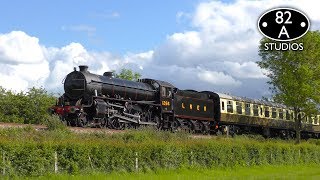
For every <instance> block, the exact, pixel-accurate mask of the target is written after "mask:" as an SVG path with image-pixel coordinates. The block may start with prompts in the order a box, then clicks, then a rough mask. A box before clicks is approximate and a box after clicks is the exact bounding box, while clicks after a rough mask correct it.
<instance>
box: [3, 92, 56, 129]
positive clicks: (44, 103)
mask: <svg viewBox="0 0 320 180" xmlns="http://www.w3.org/2000/svg"><path fill="white" fill-rule="evenodd" d="M54 102H55V98H54V97H53V95H51V94H49V93H48V92H47V91H46V90H45V89H43V88H34V87H33V88H30V89H29V90H28V91H27V92H19V93H15V92H12V91H10V90H6V89H4V88H2V87H0V104H1V106H0V121H1V122H17V123H27V124H29V123H31V124H41V123H44V122H45V120H46V119H48V118H49V113H48V112H47V109H48V107H50V106H52V105H53V104H54Z"/></svg>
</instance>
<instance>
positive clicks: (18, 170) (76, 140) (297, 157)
mask: <svg viewBox="0 0 320 180" xmlns="http://www.w3.org/2000/svg"><path fill="white" fill-rule="evenodd" d="M157 133H158V132H152V131H151V130H144V131H130V132H128V133H115V134H111V135H110V134H104V133H101V134H100V135H99V134H98V133H94V134H73V133H65V134H63V135H61V132H58V131H42V132H39V131H36V130H32V129H31V128H30V127H28V128H24V129H15V130H13V129H11V130H0V152H1V153H0V159H4V160H3V161H0V169H2V170H3V169H4V170H5V174H6V175H9V176H14V175H18V176H39V175H45V174H48V173H54V162H55V160H54V154H55V152H56V153H57V155H58V172H59V173H70V174H79V173H81V174H83V173H88V172H103V173H110V172H134V171H137V169H136V168H135V162H136V158H137V159H138V171H139V172H149V171H158V170H161V169H165V170H169V169H180V168H201V169H203V168H214V169H216V168H234V167H252V166H257V165H259V166H260V165H297V164H313V163H320V146H319V145H318V144H319V143H318V142H319V140H314V141H313V142H311V143H308V142H304V143H301V144H299V145H294V143H293V142H286V141H283V140H268V139H266V140H258V139H257V140H255V139H249V138H248V137H242V136H238V137H237V138H234V139H230V138H223V137H219V138H217V137H212V138H205V139H194V138H191V137H190V136H185V134H173V133H170V132H161V133H160V135H159V136H157ZM169 134H170V135H169Z"/></svg>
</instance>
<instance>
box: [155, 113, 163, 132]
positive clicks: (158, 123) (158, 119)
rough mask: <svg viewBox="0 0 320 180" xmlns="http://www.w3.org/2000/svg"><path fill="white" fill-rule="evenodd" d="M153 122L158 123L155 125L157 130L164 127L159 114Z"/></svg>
mask: <svg viewBox="0 0 320 180" xmlns="http://www.w3.org/2000/svg"><path fill="white" fill-rule="evenodd" d="M153 122H154V123H156V125H155V126H154V127H155V129H156V130H161V129H162V124H161V120H160V117H159V116H154V118H153Z"/></svg>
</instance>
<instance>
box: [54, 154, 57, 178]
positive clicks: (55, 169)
mask: <svg viewBox="0 0 320 180" xmlns="http://www.w3.org/2000/svg"><path fill="white" fill-rule="evenodd" d="M54 172H55V173H58V154H57V151H55V152H54Z"/></svg>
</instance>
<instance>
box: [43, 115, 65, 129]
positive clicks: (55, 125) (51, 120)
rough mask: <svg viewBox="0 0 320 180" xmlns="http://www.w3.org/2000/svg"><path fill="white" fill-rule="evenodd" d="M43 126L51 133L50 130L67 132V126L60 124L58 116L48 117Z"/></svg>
mask: <svg viewBox="0 0 320 180" xmlns="http://www.w3.org/2000/svg"><path fill="white" fill-rule="evenodd" d="M45 125H46V126H47V128H48V130H49V131H52V130H60V131H68V128H67V126H66V125H65V124H63V123H62V121H61V120H60V118H59V116H57V115H52V116H48V117H47V119H46V121H45Z"/></svg>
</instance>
